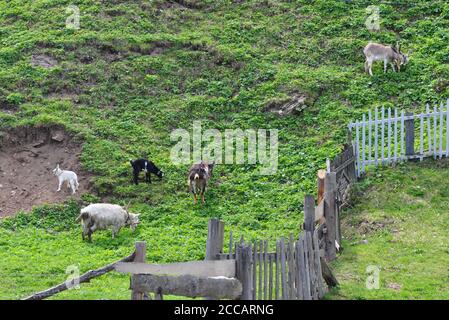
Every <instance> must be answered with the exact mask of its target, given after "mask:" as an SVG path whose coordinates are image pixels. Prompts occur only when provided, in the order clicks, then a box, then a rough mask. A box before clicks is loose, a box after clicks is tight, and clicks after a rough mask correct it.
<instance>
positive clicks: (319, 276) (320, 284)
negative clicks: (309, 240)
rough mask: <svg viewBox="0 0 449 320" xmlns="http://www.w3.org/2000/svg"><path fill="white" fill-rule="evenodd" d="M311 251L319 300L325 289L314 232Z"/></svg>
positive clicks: (316, 238)
mask: <svg viewBox="0 0 449 320" xmlns="http://www.w3.org/2000/svg"><path fill="white" fill-rule="evenodd" d="M313 250H314V266H315V270H316V273H317V281H318V299H321V298H323V296H324V294H325V293H326V287H325V285H324V279H323V271H322V269H321V261H320V247H319V244H318V232H317V231H316V230H315V231H314V233H313Z"/></svg>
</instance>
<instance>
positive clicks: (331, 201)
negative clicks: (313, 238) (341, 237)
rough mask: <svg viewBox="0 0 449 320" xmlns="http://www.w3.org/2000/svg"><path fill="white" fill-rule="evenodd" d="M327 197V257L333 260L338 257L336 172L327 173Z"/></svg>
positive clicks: (325, 198)
mask: <svg viewBox="0 0 449 320" xmlns="http://www.w3.org/2000/svg"><path fill="white" fill-rule="evenodd" d="M325 190H326V193H325V197H324V217H325V219H326V229H327V232H326V234H325V258H326V260H327V261H332V260H333V259H335V257H336V248H335V240H336V216H335V215H336V212H335V207H336V206H335V195H336V175H335V173H334V172H331V173H327V174H326V179H325Z"/></svg>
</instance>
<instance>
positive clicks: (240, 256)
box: [236, 245, 253, 300]
mask: <svg viewBox="0 0 449 320" xmlns="http://www.w3.org/2000/svg"><path fill="white" fill-rule="evenodd" d="M252 254H253V253H252V250H251V245H247V246H245V245H239V246H238V247H237V252H236V256H237V279H238V280H239V281H240V283H241V286H242V295H241V297H240V299H241V300H252V298H253V294H252V290H253V277H252V272H251V271H252V270H251V257H252Z"/></svg>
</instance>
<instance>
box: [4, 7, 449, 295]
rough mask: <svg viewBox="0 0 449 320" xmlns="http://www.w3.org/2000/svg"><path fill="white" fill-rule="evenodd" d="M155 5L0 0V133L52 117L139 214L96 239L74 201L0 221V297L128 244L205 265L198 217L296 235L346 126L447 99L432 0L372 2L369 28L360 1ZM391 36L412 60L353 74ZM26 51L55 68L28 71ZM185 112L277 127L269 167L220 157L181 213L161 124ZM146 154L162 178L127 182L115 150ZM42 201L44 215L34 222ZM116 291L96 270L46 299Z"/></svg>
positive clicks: (446, 12)
mask: <svg viewBox="0 0 449 320" xmlns="http://www.w3.org/2000/svg"><path fill="white" fill-rule="evenodd" d="M164 2H165V1H160V0H155V1H151V2H147V1H107V2H105V1H88V0H78V1H72V0H71V1H54V0H37V1H22V0H21V1H18V0H16V1H8V2H1V3H0V128H7V127H12V126H20V125H38V124H54V123H56V124H60V125H63V126H64V127H65V128H66V129H67V130H68V131H70V132H72V133H73V134H75V135H79V136H81V137H82V138H83V139H84V141H85V142H84V145H83V152H82V155H81V162H82V166H83V167H84V168H85V169H86V170H89V171H90V172H92V173H93V174H94V178H93V184H94V187H95V190H96V191H95V192H96V194H97V195H98V196H102V197H103V196H107V197H108V199H110V201H112V202H119V203H127V202H128V201H129V200H131V201H132V206H131V208H132V210H133V211H136V212H139V213H141V214H142V216H141V217H142V219H141V220H142V223H141V225H140V226H139V228H138V230H137V232H136V233H134V234H132V233H131V232H130V231H129V230H123V231H122V232H121V233H120V235H119V237H118V238H117V239H115V240H112V239H110V233H108V232H99V233H96V234H94V236H93V238H94V242H93V244H87V243H82V242H81V238H80V227H79V226H76V225H74V224H73V218H74V217H75V216H76V213H77V211H78V207H77V205H75V204H67V205H66V206H62V207H61V206H55V207H50V208H37V209H35V211H34V213H32V214H31V215H30V217H33V218H28V219H27V218H25V215H20V216H19V217H18V218H14V219H5V220H4V221H2V222H0V270H2V275H3V276H2V277H0V298H3V299H13V298H19V297H23V296H25V295H27V294H30V293H32V292H34V291H36V290H41V289H45V288H47V287H48V286H50V285H53V284H55V283H57V282H59V281H61V280H62V279H64V278H65V269H66V267H67V266H68V265H70V264H79V265H80V269H81V271H82V272H84V271H86V270H88V269H90V268H94V267H99V266H102V265H104V264H106V263H109V262H111V261H113V260H116V259H119V258H121V257H123V256H124V255H127V254H129V253H130V251H131V250H132V247H133V242H134V241H135V240H145V241H147V242H148V259H149V261H157V262H163V261H164V262H171V261H184V260H193V259H202V258H204V251H205V248H204V247H205V239H206V232H207V227H206V226H207V220H208V219H209V218H210V217H217V218H220V219H222V220H224V221H225V223H226V231H227V232H228V231H229V230H230V229H232V230H234V234H235V235H240V234H245V237H246V238H247V240H254V239H262V238H269V239H273V240H274V239H276V238H278V237H280V236H285V235H288V234H289V233H290V232H293V233H295V234H296V233H297V232H298V229H299V226H300V225H301V224H302V220H303V216H302V202H303V199H304V195H305V194H306V193H314V192H315V188H316V181H315V175H316V170H317V169H319V168H322V167H324V166H325V160H326V158H328V157H329V158H332V157H333V156H334V155H335V154H337V153H338V152H339V151H340V150H341V146H342V143H343V142H344V141H345V139H346V131H345V128H346V125H347V123H348V122H349V121H350V120H355V119H358V118H360V116H361V114H363V113H364V112H366V111H367V110H368V109H372V108H374V107H379V106H386V107H393V106H394V107H398V108H399V109H405V110H407V111H412V112H418V111H420V110H423V107H424V103H425V102H434V101H441V100H443V99H445V98H447V97H448V96H449V84H448V82H447V79H448V78H449V68H448V64H447V62H448V59H449V51H448V47H447V40H448V34H449V32H448V30H449V22H448V21H449V19H447V18H448V17H449V5H448V4H447V2H446V1H443V0H441V1H433V2H432V3H431V4H429V3H428V1H414V2H407V3H405V4H403V5H400V4H395V3H392V4H388V3H385V4H380V12H381V17H382V24H381V27H382V29H381V31H380V32H378V33H370V32H369V31H368V30H367V29H366V28H365V25H364V21H365V19H366V6H367V5H368V3H365V2H363V1H360V2H358V1H351V2H344V1H337V0H334V1H324V0H317V1H313V2H311V1H302V0H300V1H292V2H281V1H270V0H268V1H256V0H251V1H244V2H241V3H237V2H235V3H234V2H231V1H225V0H222V1H210V0H204V1H199V0H189V1H187V2H188V3H190V4H192V8H184V7H182V6H179V5H173V6H167V5H165V4H164ZM70 4H74V5H78V6H79V8H80V12H81V21H80V23H81V25H80V27H81V28H80V30H69V29H66V28H65V27H64V26H65V21H66V18H67V16H68V14H67V13H66V6H68V5H70ZM370 4H371V3H370ZM397 36H399V37H400V39H401V41H402V47H403V49H404V51H405V52H406V53H411V54H410V64H409V65H407V67H406V68H404V70H403V72H401V73H392V72H389V73H387V74H383V73H382V71H381V69H382V67H381V65H380V64H379V65H376V66H375V68H374V73H375V76H374V77H368V76H366V75H365V74H364V72H363V63H364V57H363V53H362V49H363V47H364V45H365V44H366V43H367V42H368V41H370V40H373V41H379V42H384V43H390V44H392V43H394V42H395V41H396V37H397ZM33 54H46V55H50V56H52V57H54V58H55V59H56V60H57V61H58V65H57V66H56V67H54V68H51V69H44V68H41V67H34V66H32V65H31V63H30V60H31V56H32V55H33ZM297 93H302V94H305V95H306V96H307V97H308V107H307V108H306V109H305V110H304V111H303V112H302V113H301V114H300V115H296V116H291V117H283V118H281V117H278V116H277V115H274V114H272V113H267V112H265V111H264V109H265V106H266V105H267V103H269V102H271V101H281V100H285V99H286V98H288V97H290V96H293V95H295V94H297ZM4 110H8V111H9V110H14V113H12V114H11V113H9V112H7V111H4ZM193 120H201V121H202V124H203V127H204V128H216V129H219V130H224V129H228V128H229V129H236V128H240V129H249V128H253V129H261V128H264V129H270V128H273V129H279V164H278V171H277V173H276V174H275V175H272V176H261V175H259V174H258V172H259V171H258V167H257V166H254V165H245V166H239V165H220V166H217V167H216V169H215V172H214V178H213V181H212V185H211V188H210V191H209V193H208V196H207V199H208V203H207V204H206V205H205V206H203V207H201V206H197V207H193V206H192V204H191V203H192V199H191V198H190V196H189V195H188V193H187V190H186V189H187V188H186V186H185V179H186V174H187V170H188V165H175V164H173V163H172V162H171V161H170V149H171V148H172V146H173V145H174V143H173V142H172V141H170V133H171V131H172V130H173V129H176V128H183V129H187V130H191V129H192V122H193ZM143 155H148V156H149V158H151V159H152V160H154V161H155V163H156V164H158V165H159V166H160V167H161V169H162V170H163V171H164V172H165V173H166V175H165V177H164V180H163V181H162V182H159V181H155V182H154V183H153V184H152V185H150V186H147V185H139V186H138V187H136V186H134V185H132V184H131V172H130V167H129V163H128V160H129V158H133V157H140V156H143ZM91 198H92V197H91ZM44 211H45V212H49V211H50V212H52V215H54V217H55V218H54V219H53V220H49V221H48V223H45V224H41V223H40V221H41V219H42V215H43V212H44ZM58 215H63V217H62V218H60V219H59V218H57V217H58ZM348 251H349V250H348ZM36 274H42V275H44V276H33V275H36ZM128 285H129V283H128V278H127V277H125V276H119V275H107V276H105V277H103V278H101V279H98V280H95V281H92V283H90V284H85V285H83V286H82V290H83V291H76V290H72V291H68V292H65V293H63V294H61V295H58V296H56V297H55V298H64V299H100V298H123V299H126V298H128V297H129V292H128V290H127V288H128Z"/></svg>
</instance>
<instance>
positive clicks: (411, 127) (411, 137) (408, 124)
mask: <svg viewBox="0 0 449 320" xmlns="http://www.w3.org/2000/svg"><path fill="white" fill-rule="evenodd" d="M406 115H407V116H413V113H410V112H407V113H406ZM414 154H415V122H414V119H408V120H405V155H406V156H411V155H414Z"/></svg>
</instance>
